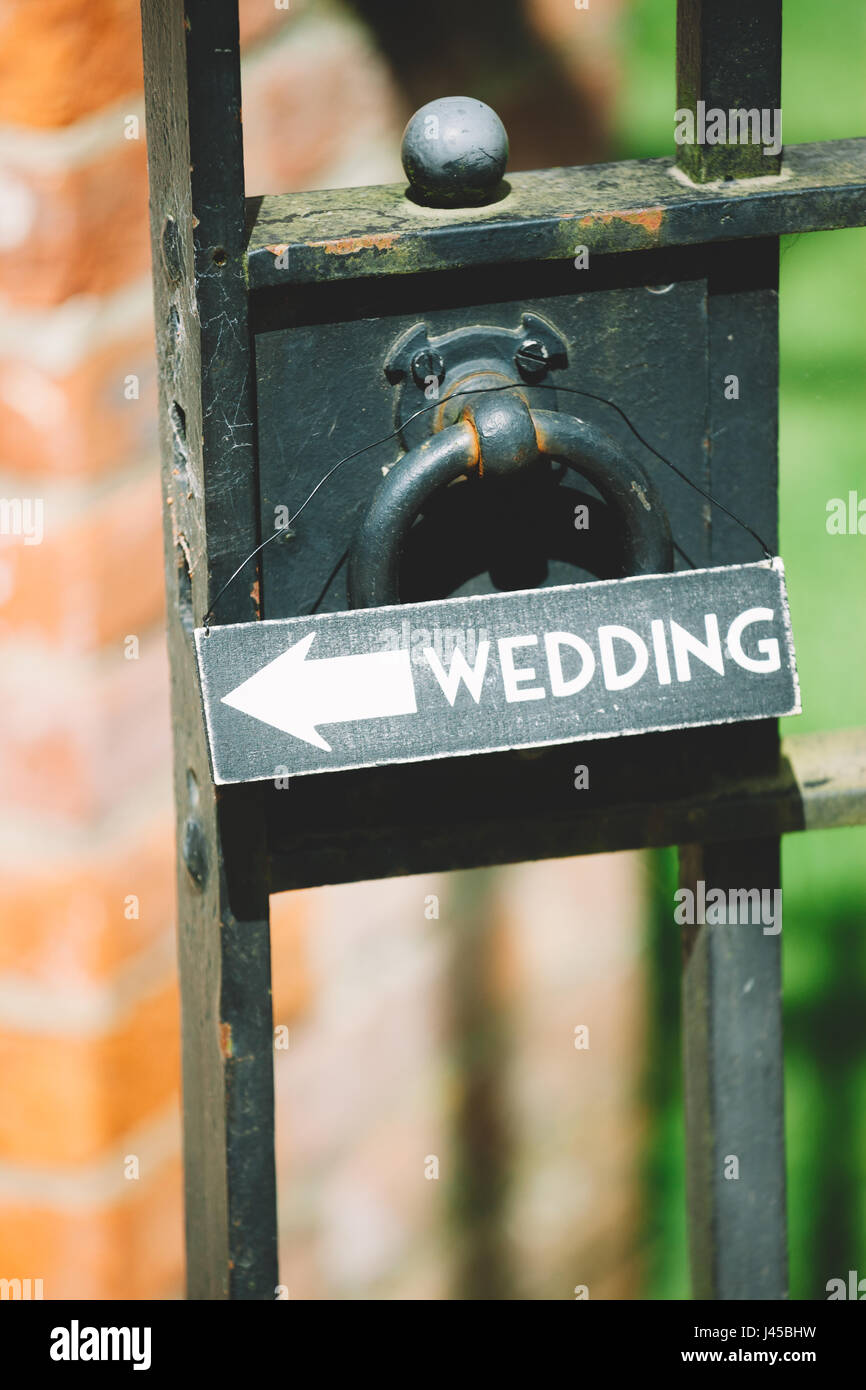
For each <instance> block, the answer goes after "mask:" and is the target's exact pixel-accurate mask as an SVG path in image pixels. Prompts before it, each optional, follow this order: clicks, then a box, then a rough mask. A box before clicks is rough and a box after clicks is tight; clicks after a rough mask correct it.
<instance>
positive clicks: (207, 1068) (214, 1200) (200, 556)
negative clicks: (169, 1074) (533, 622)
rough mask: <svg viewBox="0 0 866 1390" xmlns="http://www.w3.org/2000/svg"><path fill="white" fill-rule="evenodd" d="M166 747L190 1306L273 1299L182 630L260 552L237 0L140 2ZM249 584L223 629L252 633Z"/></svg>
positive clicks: (267, 1090)
mask: <svg viewBox="0 0 866 1390" xmlns="http://www.w3.org/2000/svg"><path fill="white" fill-rule="evenodd" d="M142 30H143V42H144V61H145V96H146V113H147V138H148V158H149V166H150V183H151V238H152V246H153V264H154V300H155V311H156V334H157V351H158V357H159V369H160V421H161V442H162V461H163V496H164V515H165V553H166V581H167V592H168V637H169V653H170V658H171V673H172V710H173V720H174V728H175V796H176V803H177V825H178V914H179V917H178V934H179V961H180V979H181V1001H182V1012H183V1092H184V1163H185V1174H186V1230H187V1260H188V1291H189V1296H190V1297H191V1298H208V1299H216V1298H261V1299H266V1298H267V1299H270V1298H273V1297H274V1289H275V1285H276V1283H277V1261H276V1184H275V1175H274V1144H273V1137H274V1136H273V1048H272V1039H273V1033H272V1017H271V1002H270V941H269V925H268V897H267V883H268V879H267V862H266V858H265V850H264V845H265V837H264V830H263V824H262V817H261V812H260V796H259V795H258V794H257V790H256V788H248V787H238V788H228V789H224V790H223V791H221V792H220V794H219V795H217V793H216V790H215V788H214V787H213V784H212V782H211V777H210V773H209V768H208V760H207V753H206V746H205V740H204V731H203V727H202V719H201V712H200V702H199V693H198V685H197V680H196V674H195V662H194V654H193V646H192V629H193V628H194V627H195V626H198V625H201V623H202V620H203V617H204V615H205V614H206V613H207V612H208V610H209V607H210V604H211V603H212V601H213V600H214V598H215V596H216V594H217V592H218V590H219V588H220V586H221V585H222V584H223V583H224V582H225V580H226V579H227V578H228V576H229V574H230V573H231V572H232V570H233V569H234V567H235V565H236V564H237V561H238V558H239V557H242V556H243V555H245V554H248V553H249V552H250V551H251V550H252V549H253V548H254V546H255V545H256V544H257V541H258V519H257V511H258V509H257V476H256V457H255V431H254V398H253V373H252V358H251V350H250V339H249V333H248V326H247V291H246V285H245V277H244V196H243V195H244V187H243V148H242V137H241V123H240V57H239V42H238V13H237V4H236V3H235V0H185V3H184V0H142ZM255 581H256V573H255V571H254V570H252V569H251V571H250V572H249V574H248V575H247V574H245V575H244V577H243V581H240V580H239V581H238V583H237V584H236V585H234V586H233V587H232V588H231V589H229V591H228V592H227V593H226V595H225V596H224V598H223V599H222V601H221V605H220V610H219V614H218V616H217V620H218V621H222V622H240V621H252V620H253V619H254V618H256V617H257V616H258V597H257V595H258V586H257V583H256V582H255Z"/></svg>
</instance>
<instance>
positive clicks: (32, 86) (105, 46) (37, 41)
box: [0, 0, 142, 127]
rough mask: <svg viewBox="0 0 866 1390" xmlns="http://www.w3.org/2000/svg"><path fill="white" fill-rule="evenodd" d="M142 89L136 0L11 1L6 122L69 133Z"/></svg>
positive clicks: (2, 93)
mask: <svg viewBox="0 0 866 1390" xmlns="http://www.w3.org/2000/svg"><path fill="white" fill-rule="evenodd" d="M141 85H142V66H141V29H140V21H139V7H138V2H137V0H40V3H39V4H38V5H35V4H33V3H32V0H5V3H4V5H3V6H2V8H0V121H6V122H8V123H9V124H10V125H23V126H38V127H50V126H64V125H68V124H69V123H70V122H72V121H76V120H79V119H80V118H81V117H82V116H84V115H87V114H88V113H89V112H91V111H97V110H99V108H100V107H103V106H106V105H108V103H109V102H113V101H116V100H117V99H118V98H119V97H121V96H123V95H124V94H125V93H126V92H134V91H137V90H138V89H139V88H140V87H141Z"/></svg>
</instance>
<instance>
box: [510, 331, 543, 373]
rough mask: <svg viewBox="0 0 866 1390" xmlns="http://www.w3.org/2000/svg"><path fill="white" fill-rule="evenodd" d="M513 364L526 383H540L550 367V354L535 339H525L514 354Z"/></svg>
mask: <svg viewBox="0 0 866 1390" xmlns="http://www.w3.org/2000/svg"><path fill="white" fill-rule="evenodd" d="M514 362H515V366H516V367H517V368H518V370H519V371H520V372H521V374H522V375H523V376H524V377H525V378H526V380H527V381H540V380H541V378H542V377H543V376H544V375H545V374H546V372H547V368H548V366H549V365H550V353H549V352H548V350H547V348H546V347H545V345H544V343H542V342H539V340H538V339H537V338H525V339H524V341H523V342H522V343H521V344H520V347H519V348H518V349H517V352H516V353H515V354H514Z"/></svg>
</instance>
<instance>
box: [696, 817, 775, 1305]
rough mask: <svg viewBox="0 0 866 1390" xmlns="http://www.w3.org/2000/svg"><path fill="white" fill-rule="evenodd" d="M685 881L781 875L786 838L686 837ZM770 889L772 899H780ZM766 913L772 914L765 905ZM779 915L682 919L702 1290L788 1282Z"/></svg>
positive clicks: (735, 1291)
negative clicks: (697, 921)
mask: <svg viewBox="0 0 866 1390" xmlns="http://www.w3.org/2000/svg"><path fill="white" fill-rule="evenodd" d="M680 867H681V886H682V887H684V888H689V889H691V891H692V892H693V893H694V894H695V897H696V899H698V900H700V895H701V889H700V887H699V884H700V883H701V882H702V883H703V884H704V885H705V886H706V891H707V892H709V890H710V889H711V888H714V889H720V890H721V891H722V892H723V893H724V894H725V895H726V897H727V894H728V890H729V889H742V888H744V887H746V888H749V889H753V890H755V889H757V890H763V889H767V890H770V893H771V895H772V893H773V892H774V890H775V889H776V888H777V887H778V884H779V841H778V840H777V839H770V840H756V841H751V842H748V841H739V842H736V843H733V844H720V845H705V846H689V847H687V848H685V849H683V850H681V859H680ZM773 901H774V900H773V898H772V896H771V897H770V898H769V899H768V900H765V902H766V905H768V906H771V905H772V904H773ZM768 916H769V914H768ZM776 926H780V922H776V923H772V922H771V923H770V924H769V925H768V926H762V925H761V924H760V923H755V924H745V923H744V922H742V921H740V922H732V923H727V924H718V925H707V924H704V925H695V926H689V927H686V928H685V940H684V946H685V951H684V954H685V964H684V975H683V1016H684V1024H685V1027H684V1053H685V1100H686V1145H687V1154H688V1157H687V1166H686V1184H687V1199H688V1207H689V1217H690V1220H689V1247H690V1250H689V1253H690V1259H691V1267H692V1283H693V1294H694V1297H695V1298H718V1299H743V1298H758V1299H777V1298H784V1297H785V1295H786V1292H787V1249H786V1220H785V1165H784V1132H783V1111H782V1084H783V1077H782V1017H781V1014H782V1000H781V973H780V958H781V949H780V945H781V936H780V934H775V932H776Z"/></svg>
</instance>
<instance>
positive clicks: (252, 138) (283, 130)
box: [244, 17, 403, 195]
mask: <svg viewBox="0 0 866 1390" xmlns="http://www.w3.org/2000/svg"><path fill="white" fill-rule="evenodd" d="M401 115H402V110H401V107H400V102H399V98H398V95H397V93H396V90H395V88H394V84H393V81H392V79H391V76H390V73H389V71H388V68H387V66H386V64H385V63H384V61H383V59H382V58H381V56H380V55H379V54H378V53H377V52H376V50H375V49H374V48H373V46H372V44H371V43H370V41H369V39H368V38H367V37H366V36H365V34H364V31H363V29H361V28H360V27H359V26H358V25H356V24H352V23H350V22H348V21H346V20H339V19H336V18H330V17H329V18H327V19H320V18H318V17H316V18H311V19H310V20H308V21H306V22H305V23H304V24H302V25H298V26H297V27H293V28H291V29H288V30H287V31H286V37H285V39H284V40H281V41H280V42H279V43H275V44H273V45H271V46H269V47H268V48H267V49H266V50H265V52H264V53H262V54H260V55H257V56H256V58H255V59H254V60H251V61H250V62H248V63H247V65H246V67H245V69H244V157H245V164H246V170H245V172H246V183H247V192H248V193H249V194H250V195H256V194H259V193H265V192H267V193H282V192H288V191H289V190H291V189H296V188H310V187H314V188H318V187H321V186H322V178H323V175H324V174H325V172H326V171H328V170H330V169H331V168H336V166H338V165H340V166H343V165H345V164H346V163H351V160H352V153H353V150H355V149H359V148H361V149H362V148H365V147H366V146H367V145H369V143H370V142H371V141H372V142H375V141H377V140H379V141H385V142H387V143H388V145H389V148H390V149H391V154H392V162H393V164H394V168H395V170H396V172H395V173H394V174H393V177H395V178H397V177H399V160H398V145H399V133H400V130H401V129H402V125H403V121H402V120H401ZM356 181H357V180H356ZM362 181H363V176H362Z"/></svg>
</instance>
